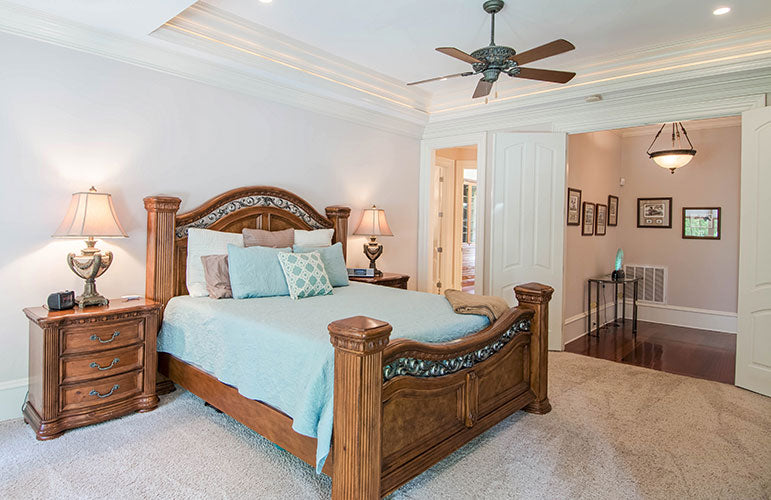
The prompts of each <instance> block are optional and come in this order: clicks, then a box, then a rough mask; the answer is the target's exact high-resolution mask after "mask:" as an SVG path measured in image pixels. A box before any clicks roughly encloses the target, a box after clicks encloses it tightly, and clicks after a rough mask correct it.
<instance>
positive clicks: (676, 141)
mask: <svg viewBox="0 0 771 500" xmlns="http://www.w3.org/2000/svg"><path fill="white" fill-rule="evenodd" d="M666 126H667V124H666V123H665V124H664V125H662V126H661V128H660V129H659V131H658V133H657V134H656V137H654V138H653V142H651V145H650V146H648V151H646V152H647V153H648V157H649V158H650V159H651V160H653V161H655V162H656V165H658V166H659V167H661V168H668V169H669V171H670V172H672V173H673V174H674V173H675V170H677V169H678V168H680V167H684V166H686V165H688V163H689V162H690V161H691V160H692V159H693V157H694V156H696V150H695V149H693V144H691V140H690V139H689V138H688V132H686V131H685V127H683V124H682V123H680V122H672V147H671V148H670V149H659V150H658V151H653V152H651V148H653V145H654V144H656V140H657V139H658V138H659V136H660V135H661V132H662V131H663V130H664V127H666ZM683 138H685V140H686V141H688V148H685V147H684V145H683Z"/></svg>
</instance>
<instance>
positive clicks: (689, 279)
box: [619, 124, 741, 312]
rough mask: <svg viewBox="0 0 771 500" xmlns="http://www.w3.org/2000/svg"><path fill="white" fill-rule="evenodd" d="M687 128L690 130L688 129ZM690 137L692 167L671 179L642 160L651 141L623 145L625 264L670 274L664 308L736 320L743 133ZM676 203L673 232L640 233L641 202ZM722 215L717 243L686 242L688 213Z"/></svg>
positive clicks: (718, 131) (632, 139)
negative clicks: (662, 199) (713, 210)
mask: <svg viewBox="0 0 771 500" xmlns="http://www.w3.org/2000/svg"><path fill="white" fill-rule="evenodd" d="M687 127H688V124H686V128H687ZM688 135H689V136H690V138H691V141H692V142H693V145H694V147H695V148H696V151H697V153H696V156H695V157H694V159H693V160H691V163H689V164H688V165H686V166H685V167H683V168H681V169H679V170H677V171H676V172H675V173H674V174H671V173H670V172H669V170H666V169H663V168H661V167H658V166H656V165H654V164H653V162H651V160H649V159H648V157H647V156H646V154H645V151H646V149H647V148H648V146H649V144H650V141H651V137H650V136H649V135H636V136H629V137H624V139H623V143H622V144H623V148H622V155H623V156H622V175H623V176H624V177H625V178H626V185H625V186H624V187H623V189H622V191H621V192H622V199H621V216H620V221H621V225H620V226H619V227H620V228H621V241H622V242H623V248H624V253H625V262H627V263H630V264H654V265H663V266H667V267H668V269H669V271H668V278H667V279H668V284H667V294H668V297H667V303H668V304H670V305H675V306H684V307H694V308H699V309H710V310H714V311H726V312H736V296H737V287H738V272H739V169H740V160H741V129H740V127H739V126H731V127H721V128H710V129H703V130H698V129H696V128H693V127H692V128H691V129H690V130H689V131H688ZM656 196H671V197H672V198H673V200H672V229H638V228H637V223H636V220H637V219H636V218H637V206H636V203H637V198H644V197H656ZM688 206H690V207H712V206H719V207H722V223H721V224H722V227H721V229H722V233H723V234H722V236H721V239H720V240H686V239H683V238H682V230H683V221H682V217H683V215H682V210H683V207H688Z"/></svg>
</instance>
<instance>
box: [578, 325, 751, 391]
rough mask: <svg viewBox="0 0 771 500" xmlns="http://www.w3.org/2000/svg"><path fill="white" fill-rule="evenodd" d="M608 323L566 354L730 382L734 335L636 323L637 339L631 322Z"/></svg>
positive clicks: (734, 353) (732, 368)
mask: <svg viewBox="0 0 771 500" xmlns="http://www.w3.org/2000/svg"><path fill="white" fill-rule="evenodd" d="M618 324H619V326H613V324H609V325H608V326H606V327H603V328H602V329H601V330H600V337H599V338H597V337H589V336H586V335H584V336H583V337H580V338H578V339H576V340H574V341H573V342H570V343H569V344H567V345H565V350H566V351H567V352H574V353H577V354H583V355H586V356H591V357H594V358H602V359H609V360H611V361H617V362H620V363H626V364H630V365H636V366H642V367H645V368H652V369H654V370H661V371H664V372H669V373H677V374H679V375H688V376H691V377H698V378H703V379H707V380H714V381H716V382H724V383H726V384H733V383H734V369H735V366H736V335H733V334H730V333H721V332H713V331H707V330H696V329H693V328H685V327H680V326H671V325H661V324H658V323H648V322H645V321H639V322H638V323H637V337H636V338H635V336H634V335H633V334H632V322H631V320H627V322H626V324H625V325H623V326H622V324H621V320H620V319H619V320H618Z"/></svg>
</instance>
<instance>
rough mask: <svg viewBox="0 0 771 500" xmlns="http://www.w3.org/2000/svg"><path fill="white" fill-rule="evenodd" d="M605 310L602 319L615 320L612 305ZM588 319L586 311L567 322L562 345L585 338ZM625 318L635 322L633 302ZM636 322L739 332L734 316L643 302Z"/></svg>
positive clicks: (568, 319) (727, 313) (708, 310)
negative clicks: (633, 319)
mask: <svg viewBox="0 0 771 500" xmlns="http://www.w3.org/2000/svg"><path fill="white" fill-rule="evenodd" d="M603 309H604V312H603V319H608V318H612V315H613V303H610V304H607V305H605V306H604V308H603ZM595 313H596V312H595V311H594V310H592V315H594V314H595ZM586 316H587V314H586V311H584V312H582V313H580V314H576V315H575V316H571V317H569V318H567V319H566V320H565V322H564V324H563V328H562V342H563V345H565V344H567V343H569V342H572V341H574V340H576V339H577V338H580V337H583V336H584V335H586V333H587V332H586ZM619 316H620V311H619ZM626 317H627V319H632V301H631V300H628V301H627V304H626ZM637 319H638V320H639V321H648V322H650V323H661V324H664V325H672V326H684V327H687V328H695V329H697V330H712V331H716V332H723V333H734V334H735V333H736V332H737V324H738V320H737V315H736V313H734V312H727V311H713V310H711V309H698V308H695V307H683V306H673V305H667V304H649V303H642V302H637ZM608 322H610V321H608ZM600 326H603V325H600ZM593 327H594V325H593Z"/></svg>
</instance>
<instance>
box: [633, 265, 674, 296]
mask: <svg viewBox="0 0 771 500" xmlns="http://www.w3.org/2000/svg"><path fill="white" fill-rule="evenodd" d="M624 272H625V273H626V276H627V277H628V278H632V277H634V278H642V280H641V281H640V284H639V285H638V287H639V288H638V292H637V293H638V295H637V299H638V300H641V301H645V302H653V303H655V304H666V303H667V293H666V292H667V268H666V267H659V266H649V265H639V266H638V265H627V266H624ZM633 292H634V290H633V288H632V285H627V290H626V293H627V295H626V296H627V297H628V298H631V297H632V293H633Z"/></svg>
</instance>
